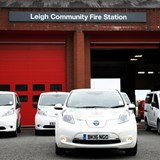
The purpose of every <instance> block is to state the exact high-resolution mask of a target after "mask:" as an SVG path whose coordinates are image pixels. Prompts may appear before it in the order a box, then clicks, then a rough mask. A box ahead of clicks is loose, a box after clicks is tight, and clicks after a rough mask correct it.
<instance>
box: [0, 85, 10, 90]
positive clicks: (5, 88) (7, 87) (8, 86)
mask: <svg viewBox="0 0 160 160" xmlns="http://www.w3.org/2000/svg"><path fill="white" fill-rule="evenodd" d="M0 91H10V85H9V84H4V85H0Z"/></svg>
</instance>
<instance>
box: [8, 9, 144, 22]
mask: <svg viewBox="0 0 160 160" xmlns="http://www.w3.org/2000/svg"><path fill="white" fill-rule="evenodd" d="M9 21H10V22H56V23H57V22H95V23H98V22H101V23H105V22H112V23H113V22H146V13H145V12H129V13H126V12H22V11H10V12H9Z"/></svg>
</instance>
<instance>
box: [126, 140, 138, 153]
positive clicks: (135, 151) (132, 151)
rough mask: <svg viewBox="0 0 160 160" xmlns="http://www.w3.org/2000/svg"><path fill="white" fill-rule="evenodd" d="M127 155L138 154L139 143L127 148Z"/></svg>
mask: <svg viewBox="0 0 160 160" xmlns="http://www.w3.org/2000/svg"><path fill="white" fill-rule="evenodd" d="M125 152H126V155H127V156H135V155H136V154H137V143H136V145H135V147H134V148H129V149H126V150H125Z"/></svg>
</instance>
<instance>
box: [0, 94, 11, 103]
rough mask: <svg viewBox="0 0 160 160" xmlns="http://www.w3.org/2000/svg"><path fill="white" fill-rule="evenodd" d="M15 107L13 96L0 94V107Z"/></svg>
mask: <svg viewBox="0 0 160 160" xmlns="http://www.w3.org/2000/svg"><path fill="white" fill-rule="evenodd" d="M11 105H13V95H12V94H0V106H11Z"/></svg>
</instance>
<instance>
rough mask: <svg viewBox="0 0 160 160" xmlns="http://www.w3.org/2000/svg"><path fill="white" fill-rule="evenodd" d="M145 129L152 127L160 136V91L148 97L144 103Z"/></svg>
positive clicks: (151, 93) (149, 94)
mask: <svg viewBox="0 0 160 160" xmlns="http://www.w3.org/2000/svg"><path fill="white" fill-rule="evenodd" d="M144 120H145V129H146V130H147V131H148V130H150V129H151V128H152V127H153V128H156V129H157V130H158V134H160V91H153V92H150V93H148V94H147V95H146V98H145V102H144Z"/></svg>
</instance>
